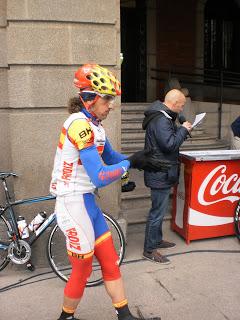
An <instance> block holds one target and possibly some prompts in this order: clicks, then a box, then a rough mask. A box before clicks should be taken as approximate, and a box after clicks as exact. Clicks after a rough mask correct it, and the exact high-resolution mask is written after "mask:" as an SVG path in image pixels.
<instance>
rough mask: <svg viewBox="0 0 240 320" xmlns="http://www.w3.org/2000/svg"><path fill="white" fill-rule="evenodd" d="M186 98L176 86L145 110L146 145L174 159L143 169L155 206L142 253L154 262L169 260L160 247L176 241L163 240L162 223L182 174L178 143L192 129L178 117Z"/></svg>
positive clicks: (147, 226) (148, 220)
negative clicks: (158, 168) (163, 167)
mask: <svg viewBox="0 0 240 320" xmlns="http://www.w3.org/2000/svg"><path fill="white" fill-rule="evenodd" d="M185 102H186V98H185V96H184V94H183V93H182V92H181V91H180V90H177V89H173V90H170V91H169V92H168V93H167V94H166V96H165V99H164V102H163V103H162V102H160V101H155V102H154V103H152V104H151V106H150V107H149V109H148V110H147V111H146V112H145V113H144V114H145V118H144V120H143V129H144V130H146V135H145V148H146V149H147V148H153V149H155V150H156V154H157V155H158V157H159V159H162V160H169V161H172V166H171V168H170V169H169V170H168V172H147V171H144V182H145V185H146V186H147V187H149V188H151V200H152V207H151V209H150V211H149V216H148V219H147V224H146V230H145V241H144V252H143V257H144V258H145V259H148V260H150V261H153V262H158V263H162V264H168V263H170V261H169V260H168V259H167V258H166V257H164V256H162V255H161V254H160V253H159V252H158V249H166V248H173V247H175V246H176V244H175V243H171V242H168V241H165V240H163V234H162V223H163V217H164V215H165V213H166V210H167V206H168V201H169V195H170V191H171V187H172V186H174V185H175V184H176V183H177V182H178V178H179V163H178V156H179V147H180V146H181V145H182V143H183V142H184V140H185V139H186V138H187V135H188V134H189V131H190V130H191V127H192V126H191V123H190V122H188V121H185V122H184V123H183V124H182V125H181V126H180V127H177V125H176V124H175V120H176V118H177V116H178V114H179V113H180V112H182V111H183V107H184V104H185Z"/></svg>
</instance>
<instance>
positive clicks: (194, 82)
mask: <svg viewBox="0 0 240 320" xmlns="http://www.w3.org/2000/svg"><path fill="white" fill-rule="evenodd" d="M175 78H176V79H177V80H178V81H179V84H180V86H181V88H187V89H188V90H189V92H190V97H191V99H193V100H198V101H215V102H218V104H219V106H218V138H219V139H221V126H222V106H223V103H224V102H230V101H231V102H233V101H234V103H235V104H240V73H239V72H232V71H226V70H222V69H210V68H189V67H183V66H181V67H179V66H172V67H171V68H169V69H156V68H152V69H151V79H155V80H157V81H160V82H162V83H163V87H164V88H165V89H166V91H168V90H169V89H172V88H171V86H170V81H171V79H175Z"/></svg>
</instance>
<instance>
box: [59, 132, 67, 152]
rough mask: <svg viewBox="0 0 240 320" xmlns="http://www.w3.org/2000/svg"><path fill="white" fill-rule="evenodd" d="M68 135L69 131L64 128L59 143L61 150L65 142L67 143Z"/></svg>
mask: <svg viewBox="0 0 240 320" xmlns="http://www.w3.org/2000/svg"><path fill="white" fill-rule="evenodd" d="M66 133H67V130H66V129H65V128H64V127H63V128H62V131H61V134H60V138H59V143H58V147H59V148H60V149H62V148H63V144H64V141H65V138H66Z"/></svg>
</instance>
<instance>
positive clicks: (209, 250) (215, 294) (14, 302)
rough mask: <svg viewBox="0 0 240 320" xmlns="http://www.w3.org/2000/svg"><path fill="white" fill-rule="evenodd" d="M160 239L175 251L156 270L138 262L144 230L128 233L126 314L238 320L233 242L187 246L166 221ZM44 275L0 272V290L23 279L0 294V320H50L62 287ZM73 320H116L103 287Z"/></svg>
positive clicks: (238, 264) (166, 319)
mask: <svg viewBox="0 0 240 320" xmlns="http://www.w3.org/2000/svg"><path fill="white" fill-rule="evenodd" d="M164 235H165V239H166V240H171V241H175V242H176V243H177V247H176V248H174V249H171V250H165V251H164V253H165V254H166V255H167V256H168V257H169V259H170V260H171V264H170V265H165V266H161V265H159V264H157V263H152V262H150V261H146V260H143V259H142V245H143V237H144V225H133V226H130V227H129V228H128V245H127V253H126V262H127V263H125V264H124V265H123V266H122V268H121V269H122V274H123V277H124V279H125V287H126V292H127V296H128V300H129V305H130V308H131V310H132V312H133V313H134V314H140V315H143V316H150V315H160V316H161V317H162V320H239V319H240V301H239V298H240V243H239V242H238V241H237V239H236V238H235V237H223V238H216V239H208V240H199V241H193V242H191V243H190V245H187V244H186V243H185V242H184V240H183V239H182V238H180V236H178V235H177V234H176V233H174V232H172V231H171V230H170V226H169V221H166V222H165V223H164ZM214 251H216V252H214ZM234 251H235V252H234ZM162 252H163V251H162ZM49 271H50V270H49V269H46V268H39V269H37V270H36V271H34V272H33V273H31V272H29V271H27V270H25V269H24V268H23V267H18V268H17V269H16V268H15V267H12V266H8V267H7V268H6V269H5V270H3V271H2V272H0V287H1V288H3V287H6V286H9V285H12V284H15V283H19V281H21V280H24V279H27V280H26V282H23V283H19V285H22V286H19V287H15V288H11V287H9V290H6V291H3V292H1V293H0V308H1V309H0V319H1V320H5V319H8V320H14V319H18V320H33V319H34V320H40V319H41V320H56V319H57V317H58V315H59V313H60V310H61V303H62V294H63V288H64V283H63V282H62V281H61V280H59V279H58V278H56V277H55V276H54V275H53V274H52V273H46V272H49ZM30 277H33V278H30ZM76 316H78V317H79V318H81V319H86V320H87V319H89V320H90V319H91V320H103V319H104V320H110V319H116V316H115V313H114V309H113V308H112V306H111V301H110V299H109V297H108V296H107V294H106V293H105V290H104V286H99V287H95V288H87V289H86V290H85V295H84V298H83V299H82V302H81V304H80V305H79V307H78V309H77V312H76Z"/></svg>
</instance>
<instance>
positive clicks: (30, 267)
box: [26, 262, 35, 271]
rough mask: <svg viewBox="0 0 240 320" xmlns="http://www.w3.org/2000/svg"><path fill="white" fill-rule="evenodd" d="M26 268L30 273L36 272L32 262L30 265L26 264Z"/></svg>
mask: <svg viewBox="0 0 240 320" xmlns="http://www.w3.org/2000/svg"><path fill="white" fill-rule="evenodd" d="M26 267H27V269H28V270H29V271H34V270H35V267H34V265H33V264H32V263H30V262H28V263H27V264H26Z"/></svg>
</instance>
